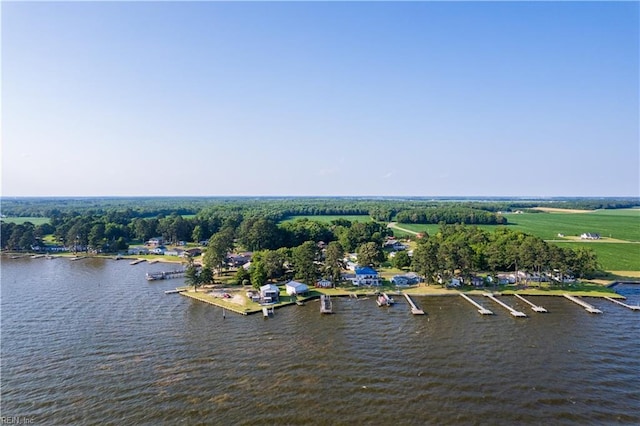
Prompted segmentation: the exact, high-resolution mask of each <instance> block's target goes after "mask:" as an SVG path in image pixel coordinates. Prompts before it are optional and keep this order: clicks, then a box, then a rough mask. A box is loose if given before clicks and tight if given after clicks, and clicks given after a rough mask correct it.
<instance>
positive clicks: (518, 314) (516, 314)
mask: <svg viewBox="0 0 640 426" xmlns="http://www.w3.org/2000/svg"><path fill="white" fill-rule="evenodd" d="M484 296H485V297H488V298H489V299H491V300H493V301H494V302H496V303H497V304H498V305H500V306H502V307H503V308H505V309H506V310H507V311H509V313H510V314H511V315H513V316H514V317H516V318H526V317H527V314H525V313H524V312H520V311H516V310H515V309H513V308H512V307H511V306H509V305H507V304H506V303H504V302H502V301H500V300H498V299H496V297H495V296H494V295H493V294H491V293H485V294H484Z"/></svg>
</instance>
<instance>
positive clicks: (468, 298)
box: [458, 293, 493, 315]
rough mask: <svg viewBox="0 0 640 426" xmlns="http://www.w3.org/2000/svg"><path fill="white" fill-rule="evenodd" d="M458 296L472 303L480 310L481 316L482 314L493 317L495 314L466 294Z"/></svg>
mask: <svg viewBox="0 0 640 426" xmlns="http://www.w3.org/2000/svg"><path fill="white" fill-rule="evenodd" d="M458 294H459V295H460V296H462V297H463V298H464V299H465V300H466V301H467V302H469V303H471V304H472V305H473V306H475V307H476V308H478V312H479V313H480V314H482V315H493V312H491V311H490V310H488V309H487V308H485V307H484V306H482V305H480V304H479V303H476V302H475V301H474V300H473V299H472V298H470V297H469V296H467V295H466V294H464V293H458Z"/></svg>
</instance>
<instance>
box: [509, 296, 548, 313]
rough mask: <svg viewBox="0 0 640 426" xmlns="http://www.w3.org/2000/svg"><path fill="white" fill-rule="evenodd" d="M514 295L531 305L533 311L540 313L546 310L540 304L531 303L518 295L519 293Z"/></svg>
mask: <svg viewBox="0 0 640 426" xmlns="http://www.w3.org/2000/svg"><path fill="white" fill-rule="evenodd" d="M514 296H515V297H517V298H518V299H520V300H522V301H523V302H524V303H526V304H528V305H529V306H531V309H533V311H534V312H541V313H544V312H548V311H547V310H546V309H545V308H543V307H542V306H538V305H535V304H533V303H531V302H530V301H528V300H527V299H525V298H524V297H522V296H520V295H519V294H514Z"/></svg>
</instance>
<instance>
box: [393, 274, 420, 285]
mask: <svg viewBox="0 0 640 426" xmlns="http://www.w3.org/2000/svg"><path fill="white" fill-rule="evenodd" d="M419 282H420V277H419V276H418V274H415V273H413V272H408V273H406V274H403V275H394V276H393V278H391V284H395V285H414V284H418V283H419Z"/></svg>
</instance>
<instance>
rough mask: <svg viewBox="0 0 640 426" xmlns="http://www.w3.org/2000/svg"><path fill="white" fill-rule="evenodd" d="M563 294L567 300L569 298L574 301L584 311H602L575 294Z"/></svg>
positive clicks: (598, 312)
mask: <svg viewBox="0 0 640 426" xmlns="http://www.w3.org/2000/svg"><path fill="white" fill-rule="evenodd" d="M563 296H564V297H565V298H567V299H569V300H571V301H572V302H573V303H576V304H578V305H580V306H582V307H583V308H584V309H585V311H587V312H589V313H591V314H601V313H602V311H601V310H600V309H597V308H595V307H594V306H592V305H590V304H588V303H587V302H585V301H584V300H580V299H578V298H577V297H575V296H571V295H569V294H566V293H565V294H563Z"/></svg>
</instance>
